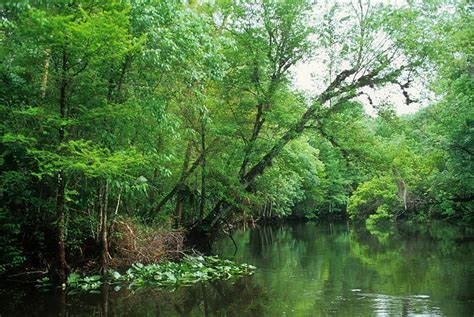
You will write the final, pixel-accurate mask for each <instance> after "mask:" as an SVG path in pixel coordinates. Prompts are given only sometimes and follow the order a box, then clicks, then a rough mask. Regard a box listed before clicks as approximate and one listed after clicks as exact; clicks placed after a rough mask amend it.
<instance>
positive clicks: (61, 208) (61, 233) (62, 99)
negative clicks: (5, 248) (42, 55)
mask: <svg viewBox="0 0 474 317" xmlns="http://www.w3.org/2000/svg"><path fill="white" fill-rule="evenodd" d="M67 67H68V56H67V53H66V51H65V50H63V56H62V69H61V70H62V74H61V76H62V78H61V82H60V87H59V113H60V116H61V119H65V118H66V89H67V85H68V81H67V78H66V72H67ZM64 135H65V134H64V127H63V125H61V126H60V128H59V137H58V148H60V147H61V145H62V144H63V143H64ZM65 182H66V180H65V177H64V174H63V171H62V170H60V171H59V172H58V174H57V194H56V217H57V221H58V224H57V241H58V250H57V252H58V254H57V257H58V259H57V261H58V263H57V268H56V275H57V277H58V279H59V282H60V283H64V282H65V281H66V276H67V274H68V265H67V262H66V248H65V246H64V244H65V243H64V242H65V195H64V192H65V187H66V186H65Z"/></svg>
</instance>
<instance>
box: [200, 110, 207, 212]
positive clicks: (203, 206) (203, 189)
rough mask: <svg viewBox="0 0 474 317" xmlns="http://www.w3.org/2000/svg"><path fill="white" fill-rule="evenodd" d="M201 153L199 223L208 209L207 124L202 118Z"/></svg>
mask: <svg viewBox="0 0 474 317" xmlns="http://www.w3.org/2000/svg"><path fill="white" fill-rule="evenodd" d="M201 153H203V157H202V162H201V200H200V205H199V221H202V219H204V212H205V209H206V123H205V121H204V118H201Z"/></svg>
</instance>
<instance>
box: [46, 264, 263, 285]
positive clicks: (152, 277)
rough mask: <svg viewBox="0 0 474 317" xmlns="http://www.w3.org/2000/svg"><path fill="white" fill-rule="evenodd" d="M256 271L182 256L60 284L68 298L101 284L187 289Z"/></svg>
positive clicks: (74, 275)
mask: <svg viewBox="0 0 474 317" xmlns="http://www.w3.org/2000/svg"><path fill="white" fill-rule="evenodd" d="M255 269H256V267H255V266H253V265H249V264H245V263H244V264H237V263H235V262H233V261H230V260H226V259H220V258H219V257H217V256H185V257H184V258H183V259H182V260H181V261H179V262H171V261H168V262H164V263H160V264H148V265H144V264H141V263H134V264H133V265H132V266H131V267H130V268H129V269H127V271H126V272H125V273H123V274H122V273H120V272H117V271H109V274H108V275H107V277H106V278H103V277H102V276H100V275H91V276H84V275H81V274H79V273H72V274H70V275H69V277H68V279H67V282H66V283H65V284H63V288H65V289H66V290H67V291H68V293H69V294H74V293H81V292H87V293H95V292H99V289H100V287H101V286H102V285H103V284H104V283H108V284H110V285H113V286H114V289H115V290H120V289H121V288H122V287H128V288H129V289H136V288H140V287H145V286H151V287H163V288H165V287H169V288H173V289H174V288H176V287H179V286H190V285H192V284H195V283H197V282H205V281H216V280H228V279H233V278H239V277H243V276H249V275H252V274H253V273H254V272H255ZM43 285H44V280H43V279H42V280H38V287H43Z"/></svg>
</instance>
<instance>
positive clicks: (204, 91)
mask: <svg viewBox="0 0 474 317" xmlns="http://www.w3.org/2000/svg"><path fill="white" fill-rule="evenodd" d="M361 5H362V7H361V8H359V7H358V6H354V7H353V6H345V5H342V4H341V3H339V2H336V3H326V4H323V3H317V4H314V3H313V2H312V1H307V0H298V1H294V0H291V1H290V0H288V1H253V0H249V1H239V2H232V1H216V2H212V1H211V2H206V3H195V2H192V3H186V2H179V1H178V2H170V1H144V0H143V1H141V0H140V1H95V2H94V1H88V0H84V1H76V2H74V3H72V2H67V3H59V2H58V3H55V4H54V5H53V4H48V3H45V2H31V3H28V4H26V3H25V4H23V3H21V4H14V3H12V2H8V3H7V4H6V5H5V7H4V8H3V7H2V10H1V12H0V44H1V45H0V61H2V62H1V63H0V202H1V206H2V209H1V210H0V231H1V232H2V236H4V237H5V239H4V240H2V242H0V255H1V262H0V270H2V271H5V270H10V269H14V268H16V267H18V266H19V265H21V264H22V263H25V260H32V263H29V264H31V265H33V266H34V265H38V266H44V265H45V263H48V264H52V263H53V262H54V261H55V258H56V257H55V256H54V253H55V251H56V246H57V245H58V244H57V240H58V239H59V238H62V239H63V240H64V244H65V246H66V249H67V250H66V251H67V252H66V253H67V254H68V257H67V260H68V261H71V262H75V261H77V263H82V261H83V260H84V259H82V258H81V257H82V256H83V253H82V252H83V249H84V246H85V245H86V244H87V245H89V244H95V243H96V241H98V236H99V233H100V232H101V230H100V229H101V228H100V227H101V221H105V222H107V224H106V225H107V226H106V227H107V228H111V227H112V226H113V223H114V221H115V219H117V217H119V216H121V215H123V216H125V217H131V218H134V219H138V221H140V222H142V223H143V224H146V225H153V226H161V227H170V226H185V227H194V226H195V225H199V224H204V223H206V222H207V223H213V224H219V221H217V220H219V219H220V218H225V219H224V220H240V219H242V218H244V217H245V219H248V218H247V216H251V217H253V218H254V219H255V218H267V217H269V218H270V217H275V216H276V217H287V216H292V215H296V216H302V217H307V218H311V219H317V218H322V217H325V216H329V217H345V216H347V215H349V216H351V217H352V218H354V219H361V220H366V219H368V223H377V222H381V221H382V219H394V218H396V217H407V218H413V219H417V220H419V221H427V220H430V219H433V218H442V219H453V220H458V221H465V222H470V221H472V220H474V214H473V213H472V210H473V203H474V199H473V197H472V193H473V192H474V187H473V186H474V182H473V179H472V170H474V168H473V166H472V162H473V160H472V153H473V152H474V148H473V147H474V143H473V142H474V141H473V138H472V134H473V129H474V126H473V123H474V120H473V116H474V113H473V111H474V110H473V107H472V104H473V102H474V99H473V97H474V95H473V91H474V86H473V74H472V67H473V66H472V61H473V58H474V57H473V54H472V51H473V50H472V43H474V40H473V34H474V33H473V32H472V29H473V27H472V26H473V18H472V11H470V9H469V8H468V7H467V6H465V5H464V4H463V3H461V2H459V3H458V2H456V1H455V2H453V3H449V4H442V5H441V4H440V3H439V2H437V1H434V2H433V1H429V2H426V3H411V2H410V3H407V4H406V5H400V6H397V7H395V6H390V5H384V4H377V5H367V6H366V5H365V4H364V3H362V4H361ZM420 34H423V36H420ZM316 57H317V60H318V63H319V64H320V65H319V64H318V73H317V74H315V76H314V83H315V85H314V87H315V88H314V91H311V92H310V93H303V92H299V91H297V89H295V87H294V85H293V83H292V80H293V79H294V78H293V77H294V76H293V73H294V72H293V70H294V69H295V68H300V65H301V63H304V62H308V61H311V60H313V59H315V58H316ZM424 78H425V79H426V80H425V81H424V84H425V86H426V87H427V88H426V89H428V88H429V89H431V91H432V93H433V94H434V95H435V97H436V98H433V100H434V101H432V102H431V104H430V105H429V106H427V107H426V108H425V109H422V110H420V111H419V112H417V113H416V114H414V115H411V116H397V115H396V113H395V111H394V105H393V104H392V103H391V102H390V100H388V95H387V96H386V97H387V98H385V97H383V98H375V95H378V96H379V97H380V95H384V96H385V95H386V94H385V92H386V90H383V88H384V87H385V88H388V89H390V88H394V87H395V88H396V89H398V88H399V87H400V89H401V90H402V91H400V94H402V95H403V96H404V98H405V100H406V102H407V103H410V102H411V101H413V100H414V97H413V96H411V94H412V92H413V90H423V87H421V86H422V84H421V83H420V82H421V81H423V80H422V79H424ZM428 79H429V80H430V81H429V82H428ZM369 88H370V89H369ZM418 88H419V89H418ZM372 90H375V94H372ZM367 96H369V97H370V96H372V97H370V98H366V97H367ZM366 99H368V100H369V101H370V102H369V103H370V105H371V106H373V107H374V108H376V110H377V114H378V115H377V117H375V118H372V117H369V116H368V115H367V114H366V113H365V107H366V106H367V102H366V101H365V100H366ZM378 99H384V100H378ZM385 99H387V100H385ZM363 100H364V101H363ZM63 193H64V195H63ZM221 207H222V208H221ZM221 212H222V214H220V213H221ZM104 215H106V216H108V217H107V219H106V220H105V218H104ZM222 215H225V216H224V217H221V216H222ZM63 219H64V221H63ZM63 222H64V225H63V224H62V223H63ZM152 222H153V223H152ZM224 222H225V221H224ZM58 229H64V230H58ZM102 232H103V231H102ZM20 236H21V239H20ZM44 257H46V259H45V258H44ZM72 266H74V265H72Z"/></svg>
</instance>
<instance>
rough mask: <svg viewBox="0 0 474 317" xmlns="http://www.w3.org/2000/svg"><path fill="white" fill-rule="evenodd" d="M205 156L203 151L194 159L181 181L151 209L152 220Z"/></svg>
mask: <svg viewBox="0 0 474 317" xmlns="http://www.w3.org/2000/svg"><path fill="white" fill-rule="evenodd" d="M203 157H204V153H201V154H200V155H199V157H198V158H197V159H196V160H195V161H194V163H193V164H192V165H191V167H190V168H189V169H188V170H187V171H185V172H184V173H183V174H182V175H181V178H180V179H179V181H178V182H177V183H176V184H175V185H174V187H173V188H172V189H171V190H170V191H169V193H168V194H166V196H165V197H163V199H162V200H161V201H160V202H159V203H158V205H157V206H156V207H155V208H154V209H153V210H152V211H151V212H149V214H148V216H149V218H150V219H151V220H153V219H154V218H155V215H156V214H158V213H159V212H160V210H161V208H163V206H164V205H165V204H166V203H167V202H168V201H169V200H170V199H171V198H173V196H174V195H175V194H176V193H177V192H178V190H179V189H180V186H181V184H182V183H183V182H184V181H185V180H186V179H187V178H188V177H189V175H191V174H192V173H193V172H194V170H195V169H196V168H197V167H198V166H199V165H200V164H201V161H202V159H203Z"/></svg>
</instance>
